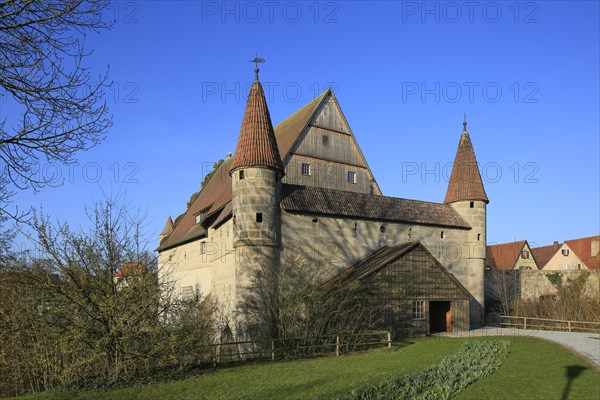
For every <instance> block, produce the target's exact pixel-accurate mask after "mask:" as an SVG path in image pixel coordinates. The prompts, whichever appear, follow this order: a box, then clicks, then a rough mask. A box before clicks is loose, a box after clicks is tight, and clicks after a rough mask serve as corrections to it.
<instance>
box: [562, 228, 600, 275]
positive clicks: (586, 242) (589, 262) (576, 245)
mask: <svg viewBox="0 0 600 400" xmlns="http://www.w3.org/2000/svg"><path fill="white" fill-rule="evenodd" d="M594 241H596V242H600V235H599V236H590V237H587V238H581V239H573V240H566V241H565V243H566V244H567V246H569V248H570V249H571V250H572V251H573V252H574V253H575V254H576V255H577V257H579V259H580V260H581V261H582V262H583V263H584V264H585V265H586V266H587V267H588V268H589V269H600V252H599V251H598V245H595V246H596V247H595V248H594V250H595V254H594V253H592V249H593V242H594Z"/></svg>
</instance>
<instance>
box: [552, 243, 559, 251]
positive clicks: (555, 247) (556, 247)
mask: <svg viewBox="0 0 600 400" xmlns="http://www.w3.org/2000/svg"><path fill="white" fill-rule="evenodd" d="M553 246H554V250H555V251H556V250H557V249H558V241H557V240H555V241H554V245H553Z"/></svg>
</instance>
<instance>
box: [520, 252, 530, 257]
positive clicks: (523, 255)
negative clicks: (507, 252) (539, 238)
mask: <svg viewBox="0 0 600 400" xmlns="http://www.w3.org/2000/svg"><path fill="white" fill-rule="evenodd" d="M521 258H529V252H528V251H527V250H523V251H522V252H521Z"/></svg>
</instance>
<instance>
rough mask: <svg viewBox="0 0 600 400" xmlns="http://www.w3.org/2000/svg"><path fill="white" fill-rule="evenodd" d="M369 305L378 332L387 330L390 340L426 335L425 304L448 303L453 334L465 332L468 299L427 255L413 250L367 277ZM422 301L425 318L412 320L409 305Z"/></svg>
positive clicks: (427, 319) (426, 316) (427, 328)
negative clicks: (375, 320)
mask: <svg viewBox="0 0 600 400" xmlns="http://www.w3.org/2000/svg"><path fill="white" fill-rule="evenodd" d="M365 283H366V284H367V285H368V286H369V287H370V289H369V291H370V292H371V295H370V296H369V297H370V303H371V305H372V306H373V307H374V311H375V314H376V315H377V319H378V328H380V329H385V330H390V331H392V332H393V335H394V337H411V336H421V335H427V334H429V333H430V326H429V316H430V314H429V311H430V310H429V302H430V301H450V302H451V303H450V305H451V309H452V313H453V327H454V330H468V329H469V297H468V295H467V294H466V293H465V292H464V291H463V289H462V288H461V287H460V286H458V285H457V284H456V283H455V282H454V280H453V279H452V278H451V277H450V276H449V275H448V274H447V273H446V272H445V271H444V270H443V267H442V266H441V265H440V264H439V263H438V262H437V261H436V260H435V258H434V257H433V256H431V254H429V253H428V252H427V251H425V250H423V249H422V248H421V247H417V248H415V249H414V250H412V251H410V252H409V253H407V254H405V255H404V256H402V257H401V258H399V259H397V260H396V261H394V262H392V263H390V264H389V265H387V266H385V267H383V268H382V269H381V270H379V271H378V272H376V273H375V274H373V275H371V276H370V277H369V278H367V280H366V281H365ZM417 300H423V301H424V305H425V318H424V319H421V320H415V319H413V302H414V301H417Z"/></svg>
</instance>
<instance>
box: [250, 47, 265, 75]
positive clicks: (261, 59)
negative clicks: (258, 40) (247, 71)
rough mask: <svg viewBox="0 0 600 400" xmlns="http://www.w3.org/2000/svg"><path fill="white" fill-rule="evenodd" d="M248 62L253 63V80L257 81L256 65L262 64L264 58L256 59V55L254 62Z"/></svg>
mask: <svg viewBox="0 0 600 400" xmlns="http://www.w3.org/2000/svg"><path fill="white" fill-rule="evenodd" d="M250 62H253V63H254V64H255V66H254V80H255V81H258V71H259V69H258V63H264V62H265V59H264V58H258V53H256V57H254V60H250Z"/></svg>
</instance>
